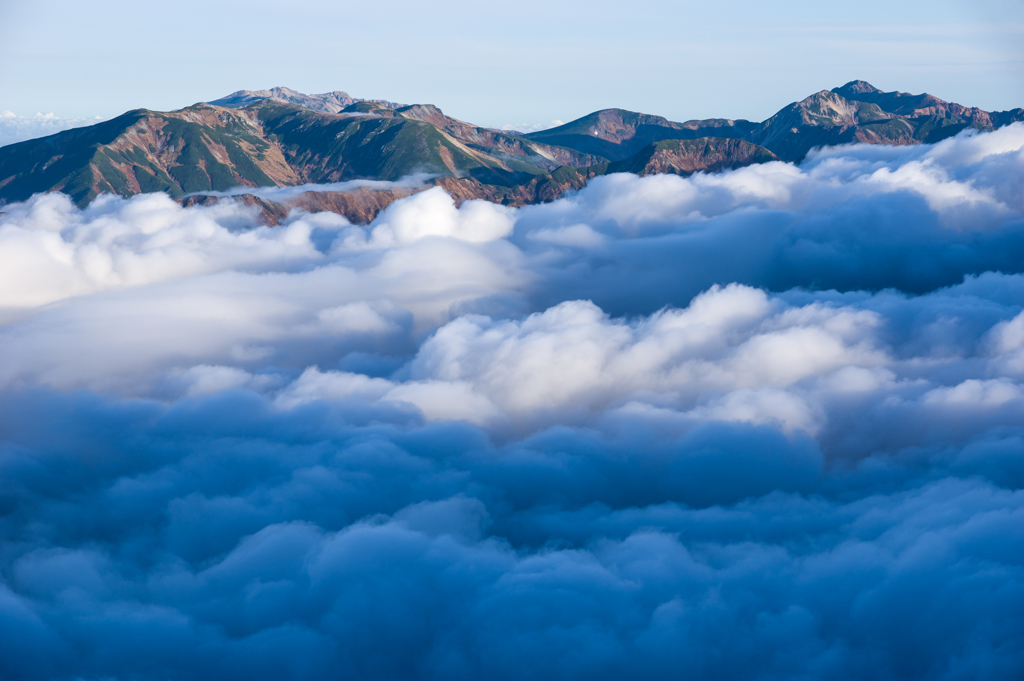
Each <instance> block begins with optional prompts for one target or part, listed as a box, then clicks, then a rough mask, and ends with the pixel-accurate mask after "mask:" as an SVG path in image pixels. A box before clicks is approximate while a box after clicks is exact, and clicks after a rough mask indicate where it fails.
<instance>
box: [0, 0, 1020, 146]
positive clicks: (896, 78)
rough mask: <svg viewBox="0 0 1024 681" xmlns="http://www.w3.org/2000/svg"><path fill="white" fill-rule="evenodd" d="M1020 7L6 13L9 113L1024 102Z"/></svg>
mask: <svg viewBox="0 0 1024 681" xmlns="http://www.w3.org/2000/svg"><path fill="white" fill-rule="evenodd" d="M1022 68H1024V2H1021V1H1020V0H972V1H971V2H966V1H963V0H935V1H928V2H925V1H923V0H911V1H908V2H898V3H893V2H889V1H884V0H865V1H864V2H859V3H856V5H853V6H851V5H848V4H837V3H823V2H816V1H814V2H812V1H805V0H784V1H783V2H777V3H764V2H753V1H749V2H747V1H745V2H735V1H727V2H717V3H707V2H689V1H682V2H680V1H675V0H672V1H668V0H665V1H651V0H644V1H642V2H636V3H631V4H630V5H629V6H628V7H627V6H625V5H623V4H622V3H618V2H614V3H613V2H607V1H604V0H597V1H593V0H588V1H587V2H583V1H581V0H571V1H567V2H566V1H563V2H540V1H539V0H525V1H524V2H519V3H516V4H515V5H488V4H481V3H476V2H468V0H466V1H462V0H458V1H454V2H452V1H447V2H440V3H422V2H415V1H413V0H395V1H394V2H388V3H366V2H358V3H357V2H342V3H338V2H326V1H321V0H296V1H295V2H289V3H280V2H271V1H269V0H247V1H245V2H241V1H239V2H205V1H204V2H200V1H199V0H182V1H181V2H177V3H175V4H174V7H173V10H171V9H170V8H169V7H168V6H166V5H163V4H159V3H137V2H127V1H125V0H99V1H98V2H92V3H81V2H73V1H72V0H38V1H37V2H31V3H30V2H18V1H16V0H3V2H2V3H0V83H2V87H0V110H6V111H10V112H13V113H14V114H16V115H18V116H21V117H30V116H33V115H34V114H36V113H41V114H47V113H51V112H52V113H53V114H54V115H55V116H57V117H61V118H78V119H87V118H92V117H95V116H102V117H111V116H114V115H117V114H119V113H122V112H124V111H126V110H129V109H133V108H138V107H146V108H151V109H156V110H170V109H175V108H181V107H183V106H187V105H189V104H192V103H195V102H196V101H203V100H209V99H216V98H217V97H221V96H223V95H226V94H228V93H230V92H233V91H235V90H239V89H261V88H268V87H273V86H277V85H282V86H287V87H291V88H293V89H296V90H299V91H301V92H307V93H319V92H327V91H332V90H344V91H347V92H349V94H351V95H353V96H355V97H363V98H382V99H388V100H392V101H399V102H406V103H433V104H436V105H438V106H440V107H441V108H442V109H443V110H444V111H445V112H446V113H448V114H450V115H453V116H455V117H457V118H460V119H464V120H469V121H472V122H474V123H477V124H481V125H488V126H495V127H497V126H502V125H517V126H521V127H529V126H537V125H548V124H550V122H551V121H553V120H562V121H568V120H572V119H573V118H577V117H579V116H582V115H585V114H587V113H590V112H591V111H594V110H597V109H601V108H606V107H620V108H626V109H630V110H636V111H642V112H645V113H653V114H658V115H662V116H666V117H668V118H669V119H672V120H688V119H692V118H711V117H726V118H747V119H751V120H763V119H765V118H767V117H768V116H770V115H771V114H773V113H774V112H775V111H777V110H778V109H780V108H782V107H783V106H785V105H786V104H788V103H789V102H792V101H796V100H799V99H802V98H804V97H806V96H808V95H809V94H811V93H813V92H816V91H818V90H821V89H829V88H832V87H837V86H839V85H842V84H844V83H846V82H848V81H850V80H854V79H863V80H868V81H869V82H871V83H873V84H875V85H876V86H878V87H880V88H882V89H883V90H887V91H890V90H901V91H908V92H912V93H920V92H925V91H927V92H930V93H932V94H935V95H936V96H939V97H941V98H942V99H946V100H951V101H957V102H960V103H963V104H968V105H972V106H979V107H981V108H983V109H986V110H1004V109H1009V108H1015V107H1018V106H1021V105H1024V78H1022V76H1021V73H1022Z"/></svg>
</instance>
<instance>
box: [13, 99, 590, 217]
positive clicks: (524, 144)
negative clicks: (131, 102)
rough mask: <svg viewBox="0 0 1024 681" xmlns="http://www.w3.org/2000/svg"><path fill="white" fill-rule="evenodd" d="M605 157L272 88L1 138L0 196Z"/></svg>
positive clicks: (510, 180)
mask: <svg viewBox="0 0 1024 681" xmlns="http://www.w3.org/2000/svg"><path fill="white" fill-rule="evenodd" d="M428 119H429V120H433V121H434V122H429V120H428ZM439 126H440V127H439ZM601 160H602V159H600V158H597V157H594V156H591V155H589V154H585V153H580V152H577V151H573V150H570V149H561V148H555V147H551V146H549V145H546V144H542V143H537V142H531V141H529V140H525V139H522V138H519V137H515V136H513V135H508V134H505V133H501V132H498V131H493V130H487V129H485V128H479V127H477V126H472V125H469V124H466V123H462V122H461V121H456V120H455V119H451V118H448V117H447V116H444V114H443V113H442V112H441V111H440V110H439V109H437V108H436V107H422V106H416V107H403V108H399V109H391V108H389V107H385V106H383V105H380V104H375V103H367V102H356V103H353V104H350V105H349V106H347V107H346V108H345V110H344V111H343V112H339V113H335V114H331V113H325V112H321V111H314V110H311V109H308V108H306V107H302V106H298V105H295V104H286V103H284V102H281V101H280V100H277V99H272V98H268V99H263V100H259V101H257V102H256V103H254V104H252V105H250V106H247V107H245V108H242V109H232V108H226V107H218V106H213V105H210V104H197V105H195V106H191V107H188V108H186V109H182V110H180V111H174V112H169V113H162V112H155V111H148V110H144V109H140V110H137V111H131V112H128V113H126V114H124V115H122V116H119V117H118V118H115V119H113V120H110V121H106V122H104V123H102V124H99V125H95V126H90V127H86V128H77V129H74V130H68V131H65V132H61V133H58V134H56V135H51V136H49V137H44V138H40V139H37V140H29V141H27V142H22V143H19V144H13V145H9V146H7V147H2V148H0V199H6V200H9V201H19V200H23V199H26V198H28V197H29V196H31V195H32V194H33V193H36V192H40V191H52V190H58V191H63V192H65V193H67V194H69V195H70V196H71V197H72V198H74V199H75V201H77V202H78V203H79V204H83V205H84V204H85V203H88V202H89V201H90V200H91V199H92V198H93V197H95V196H96V195H97V194H99V193H101V192H110V193H114V194H120V195H123V196H129V195H132V194H137V193H140V192H151V191H164V192H167V193H168V194H170V195H171V196H176V197H177V196H183V195H187V194H192V193H196V192H206V191H224V190H227V189H230V188H232V187H238V186H250V187H259V186H274V185H285V186H289V185H298V184H305V183H326V182H337V181H342V180H348V179H354V178H373V179H379V180H398V179H400V178H402V177H405V176H407V175H411V174H415V173H430V174H451V175H456V176H464V177H472V178H476V179H477V180H479V181H480V182H483V183H485V184H493V185H500V186H514V185H518V184H523V183H526V182H529V181H530V180H531V179H532V178H534V177H536V176H539V175H544V174H546V173H548V172H550V171H552V170H555V169H556V168H558V167H560V166H562V165H574V166H587V165H592V164H594V163H598V162H600V161H601Z"/></svg>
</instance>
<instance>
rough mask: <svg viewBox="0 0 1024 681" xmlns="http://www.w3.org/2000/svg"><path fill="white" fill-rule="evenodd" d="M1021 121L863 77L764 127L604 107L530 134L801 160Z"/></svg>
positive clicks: (578, 146)
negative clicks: (719, 148)
mask: <svg viewBox="0 0 1024 681" xmlns="http://www.w3.org/2000/svg"><path fill="white" fill-rule="evenodd" d="M1016 121H1024V109H1013V110H1011V111H1001V112H987V111H982V110H981V109H977V108H971V107H966V106H962V105H960V104H955V103H952V102H944V101H943V100H941V99H939V98H937V97H934V96H932V95H928V94H923V95H910V94H907V93H905V92H882V91H881V90H879V89H878V88H876V87H874V86H872V85H870V84H869V83H866V82H864V81H859V80H857V81H852V82H850V83H847V84H846V85H844V86H842V87H838V88H834V89H833V90H822V91H821V92H816V93H814V94H813V95H811V96H810V97H807V98H806V99H804V100H802V101H799V102H793V103H792V104H790V105H788V106H786V107H784V108H783V109H782V110H781V111H779V112H778V113H777V114H775V115H774V116H772V117H771V118H769V119H768V120H766V121H764V122H762V123H751V122H750V121H745V120H728V119H710V120H694V121H687V122H685V123H675V122H672V121H669V120H666V119H664V118H661V117H659V116H648V115H646V114H638V113H634V112H631V111H623V110H622V109H605V110H603V111H596V112H594V113H592V114H589V115H587V116H584V117H583V118H579V119H577V120H575V121H571V122H569V123H566V124H565V125H562V126H559V127H557V128H552V129H550V130H542V131H540V132H535V133H530V134H529V135H525V137H527V138H528V139H531V140H536V141H543V142H547V143H548V144H558V145H561V146H564V147H568V148H570V149H575V150H577V151H581V152H585V153H591V154H597V155H600V156H604V157H605V158H607V159H608V160H610V161H618V160H623V159H625V158H626V157H628V156H631V155H632V154H634V153H636V152H637V151H639V150H640V149H641V148H643V147H644V146H646V145H648V144H650V143H652V142H657V141H661V140H667V139H694V138H699V137H720V138H728V139H742V140H745V141H747V142H752V143H754V144H757V145H760V146H763V147H765V148H766V149H768V150H770V151H771V152H772V153H774V154H776V155H777V156H778V157H779V158H780V159H782V160H784V161H800V160H802V159H803V158H804V157H805V156H806V155H807V152H809V151H810V150H811V149H813V148H814V147H820V146H829V145H836V144H848V143H852V142H862V143H866V144H920V143H922V142H928V143H931V142H937V141H939V140H941V139H944V138H945V137H950V136H952V135H955V134H956V133H958V132H960V131H961V130H964V129H965V128H975V129H978V130H992V129H994V128H998V127H1001V126H1004V125H1008V124H1010V123H1013V122H1016Z"/></svg>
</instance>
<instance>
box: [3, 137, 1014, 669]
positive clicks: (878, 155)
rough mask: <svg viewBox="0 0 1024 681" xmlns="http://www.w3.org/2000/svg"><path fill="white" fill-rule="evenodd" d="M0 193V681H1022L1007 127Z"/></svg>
mask: <svg viewBox="0 0 1024 681" xmlns="http://www.w3.org/2000/svg"><path fill="white" fill-rule="evenodd" d="M0 211H2V212H3V214H2V215H0V677H2V678H3V679H10V680H11V681H18V680H21V679H96V680H99V679H119V680H120V679H123V680H125V681H128V680H136V679H154V680H155V679H245V680H247V681H256V680H260V679H274V680H281V679H304V680H306V679H321V678H331V679H334V678H350V679H446V680H450V679H478V678H488V679H547V678H559V679H604V678H608V679H623V678H630V679H665V678H679V677H684V678H702V679H704V678H711V679H738V680H739V679H742V680H750V679H819V678H820V679H825V678H827V679H872V680H875V681H877V680H886V679H908V678H909V679H951V680H952V679H1008V680H1009V679H1019V678H1021V677H1022V676H1024V126H1022V125H1014V126H1010V127H1008V128H1004V129H1001V130H999V131H996V132H992V133H985V134H970V133H967V134H962V135H960V136H958V137H956V138H954V139H949V140H946V141H943V142H941V143H939V144H936V145H932V146H919V147H911V148H893V147H872V146H850V147H839V148H834V149H828V150H824V151H820V152H815V153H813V154H812V155H811V156H810V157H809V158H808V159H807V160H806V161H805V162H804V163H803V164H801V165H800V166H794V165H790V164H782V163H769V164H764V165H760V166H753V167H749V168H744V169H740V170H736V171H732V172H726V173H721V174H713V175H705V174H698V175H695V176H692V177H689V178H679V177H675V176H652V177H646V178H638V177H635V176H632V175H611V176H607V177H601V178H597V179H595V180H594V181H592V182H591V183H590V185H589V186H588V187H587V188H586V189H584V190H582V191H580V192H578V193H575V194H572V195H569V196H567V197H565V198H563V199H561V200H559V201H555V202H553V203H548V204H543V205H537V206H530V207H526V208H521V209H512V208H507V207H503V206H498V205H494V204H490V203H485V202H479V201H469V202H466V203H464V204H462V205H461V207H456V205H455V204H454V202H453V201H452V199H451V198H450V197H449V196H448V195H447V194H445V193H444V192H443V191H442V190H441V189H437V188H435V189H430V190H428V191H424V192H421V193H419V194H416V195H414V196H412V197H410V198H408V199H405V200H402V201H399V202H397V203H395V204H393V205H392V206H391V207H389V208H388V209H387V210H386V211H384V212H383V213H382V214H381V215H380V216H379V217H378V218H377V219H376V220H375V221H374V222H373V223H372V224H370V225H364V226H360V225H352V224H349V223H348V222H347V221H346V220H345V219H344V218H342V217H340V216H338V215H334V214H330V213H320V214H313V215H311V214H305V213H301V212H293V214H292V215H291V217H290V219H289V220H288V221H286V222H285V223H284V224H282V225H281V226H278V227H266V226H261V225H259V224H258V222H257V220H256V216H255V214H254V212H253V209H251V208H248V207H246V206H244V205H242V204H240V203H236V202H234V201H230V200H228V201H222V202H220V203H218V204H216V205H213V206H208V207H192V208H188V209H184V208H181V207H180V206H179V205H178V204H177V203H175V202H174V201H172V200H171V199H169V198H167V197H166V196H164V195H161V194H154V195H143V196H137V197H135V198H132V199H129V200H124V199H120V198H116V197H110V196H104V197H101V198H99V199H97V200H96V201H94V202H93V203H92V204H91V205H90V206H89V207H88V208H86V209H84V210H80V209H78V208H76V207H75V206H74V205H73V204H72V203H71V201H70V200H69V199H68V198H67V197H65V196H63V195H60V194H49V195H40V196H36V197H33V198H32V199H31V200H29V201H27V202H25V203H20V204H9V205H7V206H4V207H2V208H0Z"/></svg>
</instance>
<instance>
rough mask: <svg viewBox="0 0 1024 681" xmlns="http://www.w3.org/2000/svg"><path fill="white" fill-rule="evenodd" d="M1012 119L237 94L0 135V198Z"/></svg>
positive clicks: (694, 165) (821, 103) (690, 168)
mask: <svg viewBox="0 0 1024 681" xmlns="http://www.w3.org/2000/svg"><path fill="white" fill-rule="evenodd" d="M1016 121H1024V109H1020V108H1018V109H1013V110H1011V111H1003V112H988V111H983V110H981V109H977V108H970V107H966V106H962V105H960V104H955V103H952V102H946V101H943V100H941V99H938V98H937V97H934V96H932V95H928V94H922V95H911V94H907V93H903V92H883V91H881V90H879V89H878V88H875V87H873V86H871V85H870V84H868V83H866V82H864V81H853V82H850V83H847V84H846V85H844V86H842V87H838V88H834V89H832V90H823V91H821V92H817V93H815V94H813V95H811V96H809V97H807V98H806V99H804V100H802V101H799V102H794V103H792V104H790V105H788V106H786V107H784V108H783V109H782V110H781V111H779V112H778V113H777V114H775V115H774V116H772V117H771V118H769V119H767V120H765V121H763V122H760V123H755V122H751V121H746V120H729V119H709V120H694V121H686V122H683V123H677V122H673V121H669V120H667V119H665V118H662V117H660V116H653V115H649V114H643V113H636V112H632V111H625V110H622V109H604V110H602V111H596V112H594V113H592V114H589V115H587V116H584V117H582V118H579V119H577V120H575V121H571V122H569V123H566V124H565V125H561V126H558V127H555V128H551V129H548V130H542V131H539V132H533V133H528V134H523V133H518V132H512V131H503V130H495V129H491V128H486V127H482V126H477V125H473V124H471V123H466V122H464V121H460V120H457V119H455V118H452V117H450V116H447V115H445V114H444V113H443V112H442V111H441V110H440V109H439V108H437V107H436V106H433V105H430V104H414V105H402V104H398V103H395V102H388V101H384V100H366V99H356V98H353V97H351V96H349V95H348V94H347V93H345V92H342V91H335V92H330V93H325V94H320V95H305V94H302V93H300V92H296V91H294V90H289V89H288V88H274V89H272V90H257V91H249V90H241V91H238V92H235V93H232V94H231V95H228V96H226V97H223V98H221V99H218V100H214V101H213V102H209V103H205V102H204V103H199V104H195V105H193V106H190V107H187V108H184V109H181V110H178V111H171V112H158V111H150V110H147V109H136V110H134V111H129V112H127V113H125V114H123V115H121V116H118V117H117V118H114V119H111V120H108V121H104V122H102V123H98V124H96V125H91V126H87V127H82V128H75V129H72V130H67V131H64V132H59V133H57V134H55V135H50V136H48V137H42V138H39V139H35V140H28V141H25V142H20V143H17V144H11V145H8V146H5V147H0V201H20V200H24V199H27V198H29V197H30V196H31V195H33V194H35V193H37V192H44V191H62V192H65V193H66V194H68V195H70V196H71V197H72V199H74V200H75V201H76V202H77V203H78V204H79V205H86V204H87V203H88V202H89V201H91V200H92V199H93V198H95V197H96V196H97V195H99V194H100V193H103V192H109V193H114V194H119V195H122V196H131V195H134V194H138V193H144V192H157V191H162V192H166V193H167V194H169V195H170V196H172V197H175V198H177V199H179V200H181V201H183V202H186V203H196V202H209V201H215V200H218V199H217V198H216V197H213V196H209V195H204V192H222V191H225V190H228V189H232V188H235V187H239V186H248V187H271V186H297V185H302V184H308V183H314V184H321V183H333V182H339V181H344V180H350V179H374V180H399V179H401V178H403V177H406V176H409V175H413V174H420V173H422V174H428V175H430V176H431V179H430V180H428V181H427V182H425V183H424V184H423V185H422V186H423V187H428V186H434V185H439V186H442V187H444V188H445V189H446V190H447V191H448V192H449V193H451V194H452V195H453V196H454V197H455V198H456V199H457V200H460V201H461V200H465V199H471V198H483V199H487V200H490V201H495V202H500V203H504V204H508V205H524V204H528V203H534V202H538V201H546V200H553V199H555V198H557V197H559V196H561V195H562V194H563V193H565V192H566V191H567V190H570V189H578V188H580V187H582V186H583V185H584V184H586V182H587V181H588V180H589V179H591V178H593V177H595V176H597V175H603V174H606V173H613V172H631V173H636V174H639V175H648V174H652V173H676V174H681V175H687V174H690V173H694V172H699V171H716V170H722V169H727V168H737V167H741V166H745V165H750V164H753V163H764V162H767V161H775V160H782V161H789V162H799V161H800V160H802V159H803V158H804V157H805V156H806V155H807V153H808V152H809V151H810V150H811V149H813V148H814V147H819V146H825V145H835V144H844V143H850V142H862V143H868V144H898V145H905V144H919V143H923V142H924V143H930V142H936V141H938V140H941V139H944V138H946V137H949V136H952V135H955V134H956V133H958V132H960V131H961V130H964V129H966V128H975V129H978V130H992V129H995V128H998V127H1001V126H1004V125H1007V124H1009V123H1013V122H1016ZM412 191H415V190H414V189H388V190H381V191H374V190H371V189H361V190H359V191H358V192H355V193H352V192H345V193H342V192H306V193H303V194H299V195H298V196H297V197H295V198H293V199H291V200H289V201H286V202H283V203H275V202H272V201H267V200H265V199H258V198H256V197H254V196H251V195H250V196H243V197H242V200H244V201H248V202H250V203H257V204H259V206H260V208H261V210H262V214H263V216H264V219H265V220H266V221H268V222H276V221H278V220H279V219H281V218H282V217H283V216H284V215H287V212H288V210H289V209H290V208H293V207H302V208H305V209H307V210H334V211H336V212H340V213H342V214H345V215H346V216H348V217H349V218H350V219H353V220H355V221H359V222H365V221H367V220H370V219H372V218H373V216H375V215H376V213H377V212H378V211H379V210H381V209H383V208H384V207H386V205H387V204H388V203H390V202H391V201H393V200H395V199H397V198H401V197H402V196H405V195H408V194H409V193H411V192H412Z"/></svg>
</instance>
